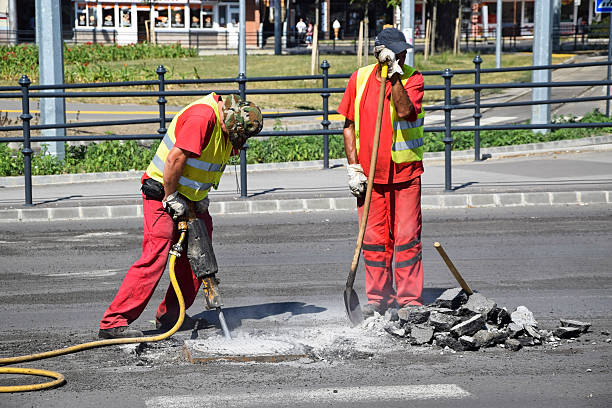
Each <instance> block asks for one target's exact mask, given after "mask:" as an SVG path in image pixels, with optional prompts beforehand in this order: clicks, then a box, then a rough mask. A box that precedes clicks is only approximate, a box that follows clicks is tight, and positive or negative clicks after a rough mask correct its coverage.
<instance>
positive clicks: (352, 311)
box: [344, 65, 388, 327]
mask: <svg viewBox="0 0 612 408" xmlns="http://www.w3.org/2000/svg"><path fill="white" fill-rule="evenodd" d="M387 69H388V67H387V65H383V66H382V68H381V72H380V77H381V83H380V93H379V94H378V112H377V114H376V128H375V131H374V142H373V143H372V158H371V159H370V170H369V172H368V186H367V188H366V195H365V200H364V203H363V213H362V214H361V222H360V225H359V234H358V235H357V244H356V245H355V253H354V254H353V262H352V263H351V270H350V272H349V275H348V278H347V279H346V288H345V289H344V307H345V309H346V316H347V317H348V319H349V321H350V322H351V326H352V327H355V326H357V325H358V324H359V323H361V322H363V314H362V313H361V306H360V305H359V297H358V296H357V293H356V292H355V290H354V289H353V284H354V283H355V274H356V272H357V266H358V265H359V255H360V254H361V246H362V245H363V236H364V235H365V229H366V225H367V223H368V213H369V212H370V201H371V199H372V187H373V186H374V173H375V171H376V159H377V158H378V142H379V141H380V127H381V124H382V116H383V106H384V102H385V88H386V86H387Z"/></svg>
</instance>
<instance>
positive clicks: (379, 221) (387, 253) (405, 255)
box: [357, 177, 423, 306]
mask: <svg viewBox="0 0 612 408" xmlns="http://www.w3.org/2000/svg"><path fill="white" fill-rule="evenodd" d="M363 204H364V199H363V198H361V199H359V200H358V202H357V205H358V214H359V220H361V215H362V213H363ZM421 226H422V219H421V178H420V177H417V178H414V179H412V180H410V181H406V182H403V183H397V184H374V188H373V190H372V201H371V203H370V211H369V215H368V224H367V227H366V231H365V236H364V239H363V259H364V263H365V271H366V276H365V278H366V279H365V282H366V294H367V296H368V301H369V302H370V303H380V304H386V305H391V304H392V303H393V302H394V301H397V303H398V304H399V306H405V305H421V304H422V303H423V299H422V298H421V293H422V291H423V264H422V261H421ZM392 262H394V263H395V268H393V267H392ZM393 270H395V289H394V288H393V277H394V276H393V275H394V274H393Z"/></svg>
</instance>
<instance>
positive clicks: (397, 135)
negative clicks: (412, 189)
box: [355, 64, 425, 163]
mask: <svg viewBox="0 0 612 408" xmlns="http://www.w3.org/2000/svg"><path fill="white" fill-rule="evenodd" d="M376 65H377V64H372V65H367V66H365V67H362V68H359V70H358V71H357V92H356V95H355V139H356V140H355V143H356V147H357V154H359V107H360V106H361V97H362V96H363V92H364V90H365V87H366V84H367V82H368V78H370V75H371V74H372V71H374V69H375V68H376ZM402 70H403V71H404V75H402V78H401V79H402V85H406V82H408V78H410V77H411V76H412V75H413V74H414V73H415V72H416V69H414V68H412V67H411V66H409V65H406V64H404V66H403V67H402ZM390 102H391V103H390V109H391V114H390V117H391V126H392V127H391V128H392V129H393V144H392V146H391V159H392V160H393V161H394V162H395V163H409V162H415V161H421V160H423V124H424V121H425V110H424V109H423V107H422V106H421V112H420V113H419V114H418V115H417V120H415V121H414V122H409V121H407V120H402V119H400V118H399V117H398V116H397V112H396V111H395V106H394V105H393V98H391V100H390Z"/></svg>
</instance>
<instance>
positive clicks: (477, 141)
mask: <svg viewBox="0 0 612 408" xmlns="http://www.w3.org/2000/svg"><path fill="white" fill-rule="evenodd" d="M480 64H482V58H480V55H476V56H475V57H474V69H475V70H476V72H475V73H474V85H480ZM474 105H476V106H475V107H474V114H473V115H472V117H473V118H474V126H476V130H475V131H474V161H480V160H482V158H481V157H480V129H478V126H480V118H481V117H482V115H481V114H480V88H474Z"/></svg>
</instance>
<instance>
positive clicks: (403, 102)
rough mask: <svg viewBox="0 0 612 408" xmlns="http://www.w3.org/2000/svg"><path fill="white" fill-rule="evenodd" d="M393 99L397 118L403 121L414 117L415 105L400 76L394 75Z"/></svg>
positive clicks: (392, 85)
mask: <svg viewBox="0 0 612 408" xmlns="http://www.w3.org/2000/svg"><path fill="white" fill-rule="evenodd" d="M391 97H392V98H393V105H394V106H395V111H396V112H397V116H399V117H400V118H402V119H408V118H409V117H410V116H412V115H414V113H415V112H416V109H414V105H413V104H412V102H411V101H410V98H409V97H408V93H407V92H406V89H405V88H404V85H403V84H402V81H401V79H400V76H399V75H398V74H395V75H393V77H392V78H391Z"/></svg>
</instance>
